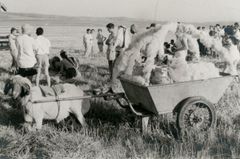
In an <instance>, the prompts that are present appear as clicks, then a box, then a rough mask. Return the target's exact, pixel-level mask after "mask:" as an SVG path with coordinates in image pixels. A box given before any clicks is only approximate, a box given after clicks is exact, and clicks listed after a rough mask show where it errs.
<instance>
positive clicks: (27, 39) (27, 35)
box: [16, 24, 37, 80]
mask: <svg viewBox="0 0 240 159" xmlns="http://www.w3.org/2000/svg"><path fill="white" fill-rule="evenodd" d="M32 32H33V27H32V26H31V25H29V24H24V25H23V26H22V35H20V36H18V37H17V42H16V44H17V50H18V56H17V62H18V67H19V71H18V73H19V74H20V75H21V76H23V77H28V78H29V79H30V80H31V78H32V76H33V75H35V74H37V70H36V69H35V68H34V66H35V64H36V62H37V60H36V57H35V52H36V51H37V46H36V41H35V40H34V39H33V38H32V37H31V35H32Z"/></svg>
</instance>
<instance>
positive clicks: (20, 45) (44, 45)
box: [9, 24, 51, 86]
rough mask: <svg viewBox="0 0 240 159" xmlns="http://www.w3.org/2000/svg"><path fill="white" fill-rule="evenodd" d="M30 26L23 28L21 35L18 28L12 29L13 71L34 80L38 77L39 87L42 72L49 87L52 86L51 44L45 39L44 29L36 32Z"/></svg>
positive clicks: (11, 51)
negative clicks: (50, 73) (50, 66)
mask: <svg viewBox="0 0 240 159" xmlns="http://www.w3.org/2000/svg"><path fill="white" fill-rule="evenodd" d="M33 32H34V31H33V27H32V26H31V25H29V24H24V25H23V26H22V27H21V33H19V31H18V30H17V29H16V28H12V29H11V34H10V35H9V46H10V53H11V56H12V59H13V62H12V70H13V71H14V73H16V74H19V75H21V76H23V77H28V78H29V79H31V80H32V77H33V75H37V76H36V85H37V86H38V85H39V80H40V75H41V72H42V70H44V74H45V76H46V79H47V84H48V86H50V85H51V81H50V76H49V72H48V68H49V57H48V55H49V53H50V47H51V43H50V41H49V40H48V39H47V38H46V37H44V30H43V28H41V27H39V28H37V29H36V31H35V34H36V35H35V38H34V33H33Z"/></svg>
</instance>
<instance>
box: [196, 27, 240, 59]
mask: <svg viewBox="0 0 240 159" xmlns="http://www.w3.org/2000/svg"><path fill="white" fill-rule="evenodd" d="M197 29H198V30H200V31H201V32H202V33H203V34H208V35H210V36H211V37H213V38H214V39H218V40H222V42H223V44H226V43H227V42H226V40H227V39H231V40H232V41H233V43H234V44H237V43H238V41H239V40H240V31H239V29H240V27H239V24H238V23H237V22H236V23H234V24H233V25H227V26H225V25H222V26H221V25H220V24H216V25H215V26H213V25H210V26H209V28H206V27H200V26H199V27H197ZM198 44H199V49H200V53H201V55H202V56H212V57H218V55H217V53H216V51H215V50H213V49H211V48H210V49H209V48H207V47H206V46H204V45H203V44H202V43H201V42H200V39H198Z"/></svg>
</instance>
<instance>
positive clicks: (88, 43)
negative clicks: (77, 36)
mask: <svg viewBox="0 0 240 159" xmlns="http://www.w3.org/2000/svg"><path fill="white" fill-rule="evenodd" d="M94 32H95V30H94V29H89V28H88V29H87V30H86V34H85V35H84V36H83V45H84V48H85V55H84V56H85V57H89V55H91V54H93V53H94V42H95V39H94ZM96 40H97V45H98V49H99V52H103V48H104V41H105V40H106V37H105V36H104V35H103V34H102V29H98V33H97V36H96Z"/></svg>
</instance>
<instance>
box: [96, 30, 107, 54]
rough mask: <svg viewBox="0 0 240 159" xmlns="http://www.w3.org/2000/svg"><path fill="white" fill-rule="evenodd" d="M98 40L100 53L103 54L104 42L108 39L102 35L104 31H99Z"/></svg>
mask: <svg viewBox="0 0 240 159" xmlns="http://www.w3.org/2000/svg"><path fill="white" fill-rule="evenodd" d="M96 39H97V44H98V49H99V52H103V46H104V41H105V40H106V39H107V38H106V37H105V36H103V35H102V29H98V34H97V38H96Z"/></svg>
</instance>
